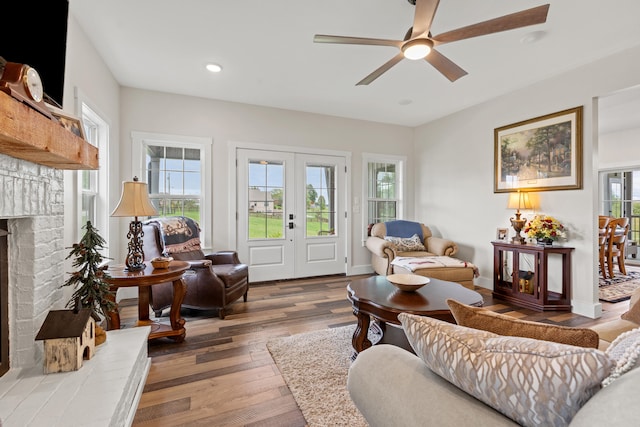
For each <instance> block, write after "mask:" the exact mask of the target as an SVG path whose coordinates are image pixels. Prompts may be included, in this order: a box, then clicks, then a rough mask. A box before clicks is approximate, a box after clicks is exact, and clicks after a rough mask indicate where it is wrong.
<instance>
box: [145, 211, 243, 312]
mask: <svg viewBox="0 0 640 427" xmlns="http://www.w3.org/2000/svg"><path fill="white" fill-rule="evenodd" d="M142 231H143V233H144V237H143V250H144V258H145V261H149V260H151V259H153V258H155V257H158V256H170V257H173V259H175V260H179V261H187V262H188V263H189V264H190V267H189V270H187V271H186V272H185V275H184V276H183V278H184V281H185V282H186V284H187V294H186V295H185V297H184V301H183V302H182V307H186V308H192V309H199V310H211V309H218V317H220V319H224V317H225V314H226V313H225V311H226V309H227V307H228V306H229V305H230V304H231V303H233V302H234V301H236V300H237V299H239V298H240V297H242V298H243V299H244V301H245V302H246V301H247V294H248V292H249V268H248V266H247V265H246V264H242V263H241V262H240V260H239V259H238V254H237V253H236V252H235V251H220V252H216V253H212V254H207V255H205V254H204V252H203V251H202V249H201V247H200V228H199V227H198V224H197V223H196V222H195V221H193V220H192V219H190V218H186V217H168V218H156V219H152V220H149V221H146V222H144V223H143V226H142ZM172 300H173V287H172V284H171V283H162V284H160V285H155V286H152V287H151V295H150V304H151V308H152V309H153V311H154V313H155V314H156V316H158V317H159V316H161V315H162V310H164V309H165V308H167V307H170V306H171V302H172Z"/></svg>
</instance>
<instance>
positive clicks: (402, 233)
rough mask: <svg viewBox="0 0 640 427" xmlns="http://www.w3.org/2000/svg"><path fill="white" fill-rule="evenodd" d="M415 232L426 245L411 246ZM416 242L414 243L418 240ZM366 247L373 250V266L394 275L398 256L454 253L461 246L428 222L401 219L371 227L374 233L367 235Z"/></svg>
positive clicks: (379, 270)
mask: <svg viewBox="0 0 640 427" xmlns="http://www.w3.org/2000/svg"><path fill="white" fill-rule="evenodd" d="M387 227H390V229H389V230H387ZM414 234H417V235H418V239H419V241H420V243H421V244H422V246H423V248H419V247H418V248H416V247H413V248H412V247H411V241H410V239H411V237H412V236H413V235H414ZM385 237H387V239H385ZM393 238H395V239H393ZM400 239H401V240H403V241H404V243H407V242H409V243H408V244H405V245H403V244H398V240H400ZM394 240H395V242H394ZM400 243H403V242H400ZM413 243H414V244H415V243H416V242H413ZM366 246H367V249H369V251H371V265H372V266H373V269H374V270H375V271H376V273H378V274H380V275H383V276H387V275H389V274H393V266H392V265H391V261H393V259H394V258H395V257H398V256H401V257H424V256H453V255H455V254H456V253H457V252H458V245H456V244H455V243H454V242H453V241H451V240H448V239H443V238H441V237H435V236H433V235H432V234H431V230H430V229H429V227H427V226H426V225H424V224H422V223H419V222H413V221H402V220H398V221H390V222H386V223H383V222H380V223H377V224H374V225H373V227H371V235H370V236H369V237H368V238H367V242H366ZM418 246H419V245H418Z"/></svg>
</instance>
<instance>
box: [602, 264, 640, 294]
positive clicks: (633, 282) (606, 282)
mask: <svg viewBox="0 0 640 427" xmlns="http://www.w3.org/2000/svg"><path fill="white" fill-rule="evenodd" d="M630 270H631V271H630ZM615 273H616V274H615V275H614V277H613V278H612V279H603V278H602V276H600V283H599V287H598V298H599V299H600V300H602V301H606V302H620V301H626V300H628V299H629V298H631V294H632V293H633V291H635V290H636V289H637V288H639V287H640V272H639V271H638V269H637V268H629V267H627V274H626V275H624V274H622V273H620V272H619V271H617V270H615Z"/></svg>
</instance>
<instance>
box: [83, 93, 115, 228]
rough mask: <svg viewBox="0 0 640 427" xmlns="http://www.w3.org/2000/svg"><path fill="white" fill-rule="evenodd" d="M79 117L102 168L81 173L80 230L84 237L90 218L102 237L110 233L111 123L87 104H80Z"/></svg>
mask: <svg viewBox="0 0 640 427" xmlns="http://www.w3.org/2000/svg"><path fill="white" fill-rule="evenodd" d="M80 111H81V114H80V116H81V117H82V124H83V126H84V132H85V137H86V139H87V142H89V143H90V144H92V145H94V146H96V147H98V150H99V153H100V156H99V162H100V163H99V169H98V170H82V171H79V174H78V187H79V188H78V192H79V198H80V200H79V203H78V205H79V210H80V212H79V214H78V221H79V224H78V232H79V235H80V236H82V235H83V234H84V230H82V227H84V226H85V225H86V223H87V221H91V224H93V226H94V227H96V228H97V229H98V230H100V234H101V235H102V236H108V235H109V233H108V225H109V221H108V220H109V218H108V202H107V201H108V199H109V198H108V184H107V173H108V153H109V147H108V146H109V125H108V124H107V122H106V121H105V120H104V119H103V118H102V117H101V116H100V115H99V114H98V113H96V112H95V111H94V110H92V109H91V108H90V107H89V106H88V105H87V104H86V103H84V102H81V103H80Z"/></svg>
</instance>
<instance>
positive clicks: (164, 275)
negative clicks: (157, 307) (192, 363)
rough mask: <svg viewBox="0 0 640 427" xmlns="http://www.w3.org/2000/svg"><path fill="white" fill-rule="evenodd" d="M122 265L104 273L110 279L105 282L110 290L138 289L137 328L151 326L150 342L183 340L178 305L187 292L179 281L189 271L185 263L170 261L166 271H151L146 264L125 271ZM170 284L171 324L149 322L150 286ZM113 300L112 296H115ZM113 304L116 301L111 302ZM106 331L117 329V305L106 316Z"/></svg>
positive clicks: (118, 323) (183, 329)
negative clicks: (106, 273)
mask: <svg viewBox="0 0 640 427" xmlns="http://www.w3.org/2000/svg"><path fill="white" fill-rule="evenodd" d="M124 268H125V266H124V265H113V266H112V265H110V266H109V268H108V270H107V272H108V273H109V275H110V276H111V277H110V278H108V279H105V282H107V283H109V284H110V285H111V290H112V291H114V292H115V291H117V289H118V288H127V287H132V286H136V287H137V288H138V322H137V323H136V326H144V325H150V326H151V333H150V334H149V339H150V340H151V339H155V338H162V337H167V338H171V339H172V340H174V341H176V342H182V341H184V337H185V335H186V330H185V327H184V324H185V320H184V319H183V318H182V317H180V306H181V305H182V301H183V300H184V296H185V294H186V293H187V285H186V283H185V282H184V280H183V279H182V275H183V273H184V272H185V271H186V270H187V269H188V268H189V263H188V262H185V261H171V263H170V264H169V268H159V269H154V268H153V267H152V266H151V264H150V263H148V262H145V269H144V270H140V271H126V270H125V269H124ZM165 282H173V302H172V303H171V311H170V313H169V319H170V320H171V325H164V324H161V323H158V322H154V321H152V320H150V319H149V290H150V287H151V286H153V285H158V284H160V283H165ZM114 298H115V296H114ZM114 302H115V301H114ZM108 324H109V329H120V312H119V311H118V304H116V308H115V309H114V310H113V311H112V312H111V313H109V319H108Z"/></svg>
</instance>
